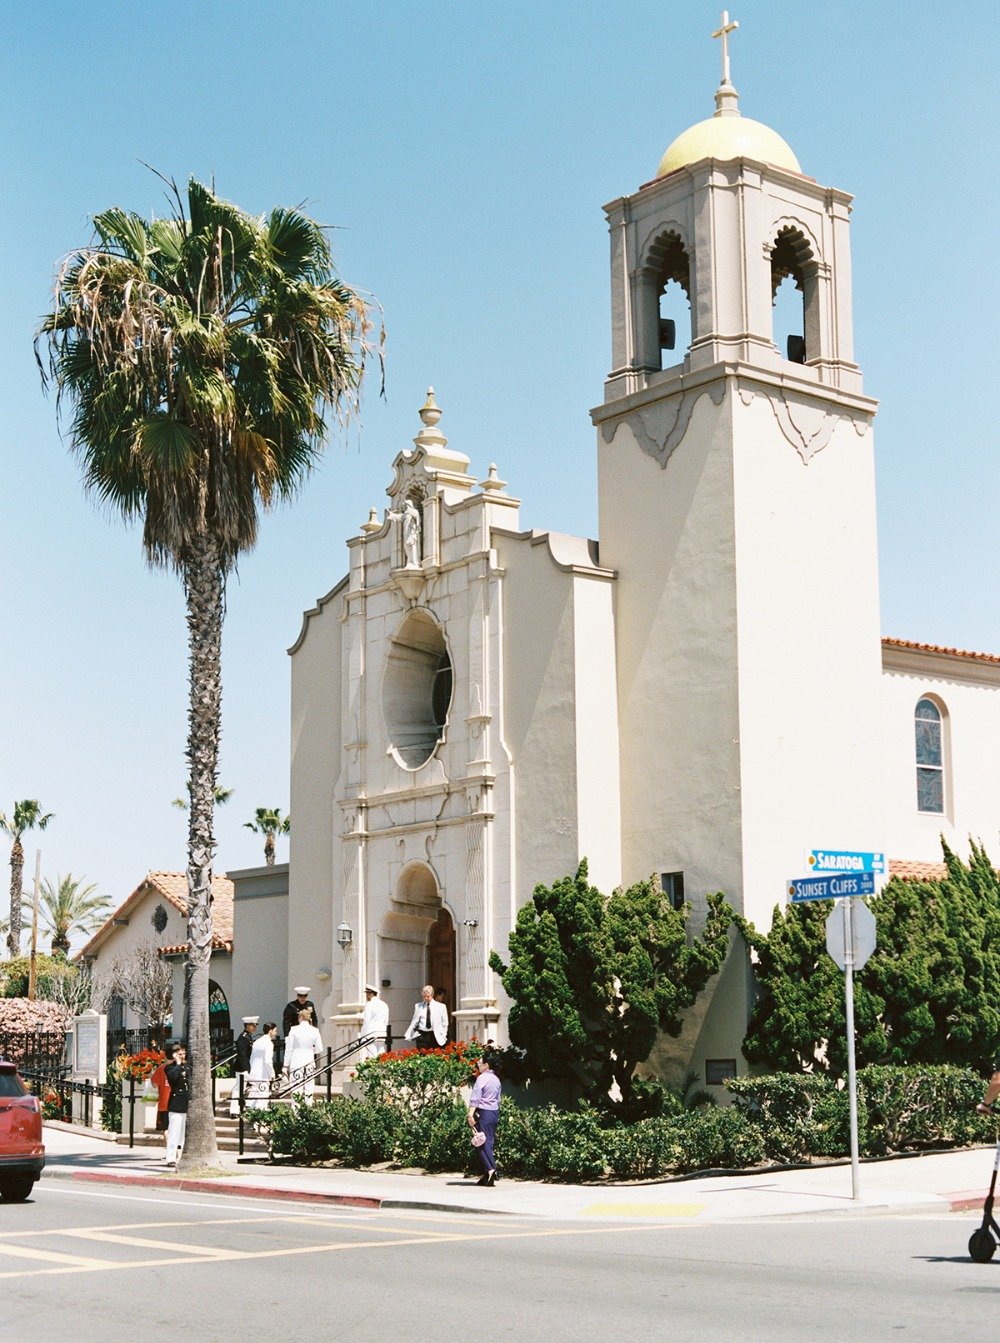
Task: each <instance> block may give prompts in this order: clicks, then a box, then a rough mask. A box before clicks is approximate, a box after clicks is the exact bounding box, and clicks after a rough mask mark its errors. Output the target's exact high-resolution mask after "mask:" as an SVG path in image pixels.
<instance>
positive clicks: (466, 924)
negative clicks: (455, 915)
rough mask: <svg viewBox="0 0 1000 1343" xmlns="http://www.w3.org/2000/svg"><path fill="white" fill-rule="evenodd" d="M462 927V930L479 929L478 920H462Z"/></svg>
mask: <svg viewBox="0 0 1000 1343" xmlns="http://www.w3.org/2000/svg"><path fill="white" fill-rule="evenodd" d="M462 927H463V928H478V927H479V920H478V919H463V920H462Z"/></svg>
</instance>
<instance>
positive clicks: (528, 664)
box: [497, 537, 586, 954]
mask: <svg viewBox="0 0 1000 1343" xmlns="http://www.w3.org/2000/svg"><path fill="white" fill-rule="evenodd" d="M497 553H498V557H499V559H500V563H501V565H502V567H503V568H504V570H505V571H506V577H505V579H504V582H503V595H504V623H505V630H506V636H507V637H506V642H505V647H504V667H505V677H504V680H505V689H506V695H505V728H504V741H505V744H506V746H507V749H508V750H509V752H510V754H511V757H512V759H513V768H514V798H515V816H516V821H515V842H516V855H517V887H516V890H515V891H512V892H511V896H512V910H513V911H516V910H517V909H518V908H520V906H521V905H522V904H524V902H525V900H527V899H528V898H529V897H530V895H531V892H532V890H533V889H534V887H535V886H536V885H537V884H538V883H539V882H544V883H545V884H546V885H548V884H549V883H550V882H552V881H553V880H555V879H556V878H558V877H562V876H565V875H566V874H567V873H571V872H573V871H575V869H576V865H577V862H578V861H579V857H580V844H581V842H583V843H586V840H583V841H581V837H580V835H579V832H578V816H577V800H576V713H575V706H574V702H573V679H574V678H573V665H574V652H575V638H574V621H573V587H572V583H571V581H570V577H569V575H568V574H563V573H560V572H559V571H558V570H557V569H555V567H554V566H553V564H552V559H551V556H550V554H549V551H548V547H547V545H546V544H544V542H543V543H542V544H540V545H532V544H531V543H530V541H528V540H527V539H526V538H523V537H521V538H498V546H497ZM498 949H499V950H500V951H501V954H505V953H506V946H502V947H500V948H498Z"/></svg>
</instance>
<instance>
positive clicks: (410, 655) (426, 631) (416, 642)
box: [382, 610, 454, 769]
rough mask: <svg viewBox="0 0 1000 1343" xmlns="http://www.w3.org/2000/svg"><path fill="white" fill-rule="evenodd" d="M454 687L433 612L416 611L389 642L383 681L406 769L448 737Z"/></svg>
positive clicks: (392, 737)
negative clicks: (446, 728) (447, 727)
mask: <svg viewBox="0 0 1000 1343" xmlns="http://www.w3.org/2000/svg"><path fill="white" fill-rule="evenodd" d="M453 689H454V676H453V673H452V666H451V659H450V658H449V656H448V647H447V644H446V643H445V641H444V633H443V631H442V630H441V627H440V626H439V625H438V623H437V621H436V620H435V619H434V618H433V616H431V615H430V613H429V612H427V611H423V610H416V611H411V612H410V614H409V615H408V616H407V617H406V619H405V620H404V621H403V623H402V625H400V627H399V629H398V630H397V631H396V633H395V634H394V635H393V636H392V639H391V641H390V643H389V652H388V655H387V657H386V665H385V672H384V675H383V679H382V716H383V718H384V720H385V726H386V732H387V734H388V737H389V742H390V745H391V746H392V748H393V750H394V752H395V754H396V757H397V759H398V760H399V763H400V764H401V765H402V766H403V768H404V769H419V768H420V766H421V765H423V764H424V763H425V762H426V761H427V760H429V759H430V757H431V755H432V754H433V753H434V751H435V750H436V748H437V745H438V742H440V741H442V740H443V738H444V732H445V725H446V724H447V721H448V710H449V708H450V706H451V699H452V692H453Z"/></svg>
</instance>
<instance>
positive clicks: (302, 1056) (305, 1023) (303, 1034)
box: [285, 1007, 323, 1105]
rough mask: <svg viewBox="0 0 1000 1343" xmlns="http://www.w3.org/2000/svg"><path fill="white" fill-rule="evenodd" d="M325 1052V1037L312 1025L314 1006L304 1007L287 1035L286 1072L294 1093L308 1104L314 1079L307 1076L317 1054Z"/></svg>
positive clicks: (309, 1103) (311, 1095)
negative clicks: (307, 1078)
mask: <svg viewBox="0 0 1000 1343" xmlns="http://www.w3.org/2000/svg"><path fill="white" fill-rule="evenodd" d="M322 1052H323V1037H322V1036H321V1035H320V1033H319V1031H318V1030H317V1029H316V1027H315V1026H313V1025H312V1008H310V1007H304V1008H303V1009H302V1011H301V1012H300V1013H299V1024H298V1025H297V1026H293V1027H292V1029H291V1030H290V1031H289V1032H288V1034H287V1035H286V1036H285V1072H286V1073H287V1074H288V1080H289V1082H291V1084H292V1094H293V1095H295V1096H301V1097H302V1098H303V1099H304V1100H305V1102H306V1104H307V1105H312V1103H313V1085H312V1081H309V1082H306V1081H305V1076H306V1074H307V1073H310V1072H312V1070H313V1068H314V1067H315V1066H316V1055H317V1054H320V1053H322Z"/></svg>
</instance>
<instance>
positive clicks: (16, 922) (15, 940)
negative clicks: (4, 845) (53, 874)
mask: <svg viewBox="0 0 1000 1343" xmlns="http://www.w3.org/2000/svg"><path fill="white" fill-rule="evenodd" d="M23 877H24V849H23V848H22V847H21V836H20V835H15V836H14V843H13V845H12V846H11V850H10V931H9V932H8V934H7V949H8V950H9V951H10V954H11V955H12V956H19V955H20V954H21V900H22V899H23V896H22V895H21V884H22V880H23Z"/></svg>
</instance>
